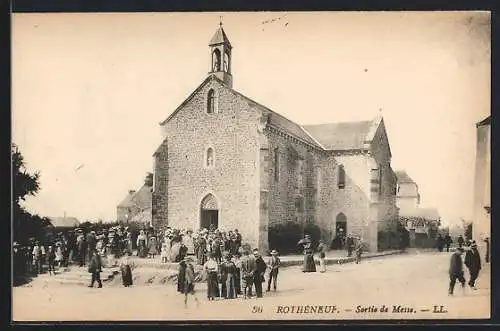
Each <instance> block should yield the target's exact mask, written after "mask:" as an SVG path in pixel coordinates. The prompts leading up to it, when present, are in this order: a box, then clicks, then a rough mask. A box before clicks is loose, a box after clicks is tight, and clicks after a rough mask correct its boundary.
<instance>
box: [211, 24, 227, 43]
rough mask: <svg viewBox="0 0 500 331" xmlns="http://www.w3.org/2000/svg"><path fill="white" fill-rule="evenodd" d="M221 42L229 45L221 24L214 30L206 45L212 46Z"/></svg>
mask: <svg viewBox="0 0 500 331" xmlns="http://www.w3.org/2000/svg"><path fill="white" fill-rule="evenodd" d="M223 43H225V44H226V45H228V46H229V47H231V43H230V42H229V38H228V37H227V35H226V32H224V29H223V28H222V26H221V27H219V28H218V29H217V31H215V34H214V36H213V37H212V39H210V43H209V44H208V46H213V45H218V44H223Z"/></svg>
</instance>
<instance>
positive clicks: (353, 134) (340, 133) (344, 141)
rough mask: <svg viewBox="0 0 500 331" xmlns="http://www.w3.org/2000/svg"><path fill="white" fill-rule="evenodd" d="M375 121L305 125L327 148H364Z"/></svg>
mask: <svg viewBox="0 0 500 331" xmlns="http://www.w3.org/2000/svg"><path fill="white" fill-rule="evenodd" d="M372 125H373V121H359V122H340V123H329V124H318V125H305V126H304V129H305V130H306V131H307V132H309V134H310V135H311V136H313V137H314V138H315V139H316V140H317V141H318V142H319V143H320V144H321V145H323V147H324V148H325V149H327V150H353V149H362V148H363V147H364V144H365V142H366V140H367V137H368V133H369V132H370V129H371V127H372Z"/></svg>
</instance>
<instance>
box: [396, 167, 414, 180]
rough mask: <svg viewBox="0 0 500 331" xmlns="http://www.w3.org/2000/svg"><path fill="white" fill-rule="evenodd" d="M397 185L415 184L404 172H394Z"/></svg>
mask: <svg viewBox="0 0 500 331" xmlns="http://www.w3.org/2000/svg"><path fill="white" fill-rule="evenodd" d="M395 173H396V177H397V178H398V183H415V181H414V180H413V179H411V177H410V176H409V175H408V174H407V173H406V171H404V170H399V171H395Z"/></svg>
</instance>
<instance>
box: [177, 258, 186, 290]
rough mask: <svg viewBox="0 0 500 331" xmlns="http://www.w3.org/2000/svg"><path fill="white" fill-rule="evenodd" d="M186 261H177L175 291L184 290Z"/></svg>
mask: <svg viewBox="0 0 500 331" xmlns="http://www.w3.org/2000/svg"><path fill="white" fill-rule="evenodd" d="M186 267H187V265H186V261H184V260H183V261H181V262H179V273H178V274H177V292H179V293H183V294H184V292H185V283H186Z"/></svg>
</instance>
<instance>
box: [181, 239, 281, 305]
mask: <svg viewBox="0 0 500 331" xmlns="http://www.w3.org/2000/svg"><path fill="white" fill-rule="evenodd" d="M194 263H197V261H195V259H194V258H193V257H191V256H186V257H184V258H183V259H182V261H181V262H180V263H179V273H178V277H177V291H178V292H180V293H182V294H184V295H185V299H184V303H185V304H186V305H187V298H188V295H189V294H191V295H193V296H194V298H195V300H196V302H197V303H198V298H197V297H196V295H195V290H194V284H195V276H194V274H195V272H194V270H195V269H194ZM279 268H280V258H279V257H278V252H277V251H276V250H272V251H271V257H270V258H269V259H268V261H267V263H266V261H264V258H263V257H262V255H261V254H260V252H259V250H258V249H257V248H255V249H253V250H252V251H250V250H249V249H246V248H243V247H240V248H239V249H238V251H237V252H235V253H234V254H233V253H231V252H229V251H226V252H225V253H224V254H223V259H222V260H221V261H218V259H217V255H216V253H214V252H211V253H209V254H208V260H207V261H206V262H205V263H204V264H203V273H204V276H205V277H204V278H205V279H206V284H207V293H206V294H207V299H208V300H209V301H212V300H220V299H236V298H238V297H241V298H243V299H249V298H252V297H256V298H262V297H263V288H262V284H263V283H265V282H266V277H267V290H266V291H267V292H269V291H271V286H272V289H273V290H274V291H276V290H277V284H278V273H279ZM266 271H267V274H266Z"/></svg>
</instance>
